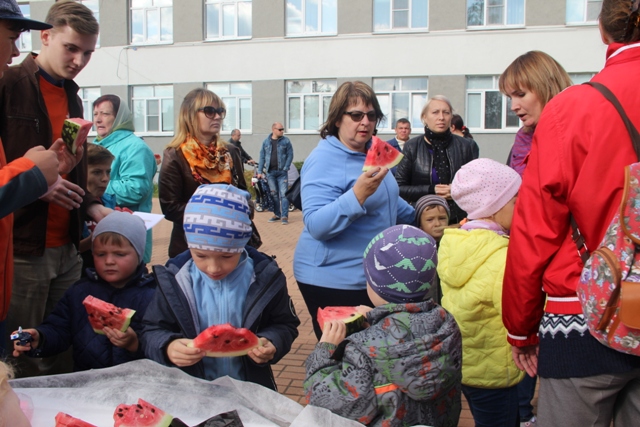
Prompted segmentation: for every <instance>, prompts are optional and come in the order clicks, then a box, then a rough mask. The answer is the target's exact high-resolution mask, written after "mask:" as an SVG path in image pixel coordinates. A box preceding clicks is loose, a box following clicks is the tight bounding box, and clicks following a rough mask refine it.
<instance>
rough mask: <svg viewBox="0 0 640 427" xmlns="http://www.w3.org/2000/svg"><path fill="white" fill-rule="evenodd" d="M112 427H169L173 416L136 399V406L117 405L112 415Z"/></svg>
mask: <svg viewBox="0 0 640 427" xmlns="http://www.w3.org/2000/svg"><path fill="white" fill-rule="evenodd" d="M113 420H114V423H113V427H169V426H170V425H171V421H172V420H173V416H171V415H169V414H167V413H165V412H164V411H163V410H162V409H160V408H156V407H155V406H153V405H152V404H151V403H149V402H145V401H144V400H142V399H138V403H137V404H136V405H125V404H124V403H122V404H120V405H118V407H117V408H116V411H115V412H114V413H113Z"/></svg>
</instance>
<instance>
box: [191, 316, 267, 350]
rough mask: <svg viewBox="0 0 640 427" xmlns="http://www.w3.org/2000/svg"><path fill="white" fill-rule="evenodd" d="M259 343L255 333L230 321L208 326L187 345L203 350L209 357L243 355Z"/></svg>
mask: <svg viewBox="0 0 640 427" xmlns="http://www.w3.org/2000/svg"><path fill="white" fill-rule="evenodd" d="M259 345H260V340H259V339H258V337H257V336H256V334H254V333H253V332H251V331H250V330H248V329H245V328H236V327H234V326H233V325H231V324H230V323H225V324H223V325H213V326H209V327H208V328H207V329H205V330H204V331H202V332H200V334H199V335H198V336H197V337H196V338H195V339H194V340H193V342H191V343H189V347H196V348H199V349H202V350H205V351H206V352H207V356H209V357H236V356H244V355H246V354H247V353H249V351H250V350H253V349H254V348H256V347H258V346H259Z"/></svg>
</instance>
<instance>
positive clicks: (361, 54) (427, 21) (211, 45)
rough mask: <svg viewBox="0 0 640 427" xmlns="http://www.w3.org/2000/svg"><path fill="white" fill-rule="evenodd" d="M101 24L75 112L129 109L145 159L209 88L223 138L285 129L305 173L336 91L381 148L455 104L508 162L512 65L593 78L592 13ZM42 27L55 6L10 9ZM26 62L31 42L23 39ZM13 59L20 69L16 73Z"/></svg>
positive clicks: (203, 9) (111, 1)
mask: <svg viewBox="0 0 640 427" xmlns="http://www.w3.org/2000/svg"><path fill="white" fill-rule="evenodd" d="M81 2H82V3H84V4H86V5H87V6H88V7H90V8H91V9H92V10H93V11H94V13H95V14H96V16H97V18H98V20H99V22H100V30H101V31H100V39H99V46H98V48H97V49H96V51H95V53H94V54H93V57H92V59H91V62H90V63H89V65H88V66H87V67H86V69H85V70H84V71H82V73H80V75H79V76H78V78H77V80H76V81H77V83H78V84H79V85H80V86H81V88H82V89H81V93H80V95H81V97H82V98H83V99H84V100H85V110H86V111H85V117H87V118H90V117H91V107H90V105H91V102H92V100H94V99H96V98H97V97H98V96H100V95H104V94H108V93H113V94H117V95H119V96H121V97H123V98H124V99H128V100H129V102H130V106H131V108H132V111H133V112H134V114H135V126H136V134H138V135H139V136H142V137H144V139H145V141H147V143H148V144H149V145H150V146H151V148H152V149H153V151H154V152H155V153H161V152H162V150H163V149H164V147H165V146H166V144H168V143H169V141H170V140H171V138H172V136H173V131H174V126H175V123H176V115H177V112H178V110H179V108H180V103H181V102H182V99H183V98H184V96H185V95H186V94H187V93H188V92H189V91H190V90H191V89H193V88H196V87H207V88H210V89H211V90H213V91H214V92H216V93H217V94H218V95H220V96H221V97H222V98H223V100H224V101H225V103H226V106H227V111H228V112H227V118H226V119H225V123H224V126H223V138H228V136H229V133H230V131H231V130H232V129H234V128H239V129H241V130H242V135H243V136H242V141H243V145H244V146H245V148H246V149H247V151H248V152H249V153H250V154H251V155H252V156H254V157H257V156H258V150H259V147H260V144H261V142H262V141H263V140H264V139H265V138H266V137H267V136H268V135H269V133H270V131H271V124H272V123H273V122H275V121H279V122H282V123H283V124H284V126H285V132H286V135H287V136H288V137H289V138H290V139H291V141H292V142H293V144H294V151H295V160H296V161H303V160H304V159H305V158H306V156H307V155H308V154H309V153H310V152H311V150H312V149H313V148H314V147H315V145H316V144H317V142H318V139H319V137H318V128H319V127H320V125H321V124H322V123H323V121H324V117H325V115H326V112H327V109H328V106H329V102H330V100H331V96H332V94H333V92H334V91H335V90H336V88H337V87H338V86H339V85H340V84H341V83H343V82H345V81H350V80H362V81H364V82H366V83H368V84H370V85H371V86H372V87H373V88H374V90H375V91H376V93H377V94H378V99H379V101H380V104H381V106H382V108H383V110H384V111H385V114H386V116H387V119H386V120H385V121H384V122H383V123H381V125H380V126H379V135H380V136H381V137H382V138H386V139H390V138H392V136H393V127H394V124H395V120H397V119H399V118H402V117H407V118H409V119H410V120H411V122H412V128H413V132H412V135H417V134H419V133H420V132H421V130H422V124H421V123H420V119H419V115H420V110H421V109H422V107H423V106H424V103H425V101H426V100H427V98H428V97H430V96H434V95H438V94H442V95H445V96H447V97H448V98H449V99H450V100H451V101H452V103H453V105H454V108H455V112H457V113H458V114H460V115H461V116H462V117H463V118H464V120H465V124H466V125H467V126H468V127H469V129H470V131H471V132H472V133H473V135H474V138H475V139H476V141H477V142H478V144H479V146H480V155H481V156H482V157H490V158H493V159H495V160H498V161H506V158H507V155H508V152H509V148H510V146H511V144H512V142H513V139H514V135H515V132H516V131H517V129H518V128H519V126H520V123H519V122H518V118H517V117H516V116H515V115H513V114H511V113H510V112H509V100H508V99H507V98H506V97H504V96H503V95H502V94H500V92H499V90H498V77H499V75H500V73H501V72H502V71H503V70H504V69H505V68H506V67H507V66H508V65H509V64H510V63H511V62H512V61H513V60H514V59H515V58H516V57H517V56H519V55H521V54H523V53H525V52H527V51H529V50H542V51H544V52H547V53H548V54H550V55H551V56H553V57H554V58H555V59H556V60H558V62H560V63H561V64H562V65H563V66H564V67H565V69H566V70H567V72H569V73H570V75H571V76H572V78H573V79H574V82H576V83H580V82H582V81H585V80H588V79H589V78H590V77H591V76H592V75H593V74H594V73H596V72H598V71H599V70H600V69H601V68H602V66H603V65H604V59H605V57H604V55H605V51H606V49H605V46H604V45H603V44H602V42H601V41H600V35H599V32H598V26H597V16H598V13H599V10H600V7H601V4H602V1H601V0H599V1H595V0H254V1H251V0H85V1H81ZM19 3H20V6H21V8H22V10H23V13H24V14H25V15H29V16H31V17H32V18H34V19H41V20H42V19H44V18H45V16H46V13H47V10H48V9H49V7H50V6H51V5H52V4H53V3H54V2H53V1H50V0H49V1H42V0H39V1H38V0H36V1H19ZM20 42H21V50H22V51H23V52H24V54H26V52H28V51H30V50H34V51H37V50H38V49H39V47H40V41H39V32H34V33H33V34H32V35H24V36H23V37H22V39H21V40H20ZM21 59H22V56H21V58H17V59H16V62H18V61H20V60H21Z"/></svg>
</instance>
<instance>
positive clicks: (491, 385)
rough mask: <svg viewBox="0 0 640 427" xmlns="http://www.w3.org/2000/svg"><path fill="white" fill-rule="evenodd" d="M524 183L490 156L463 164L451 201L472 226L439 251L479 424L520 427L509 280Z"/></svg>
mask: <svg viewBox="0 0 640 427" xmlns="http://www.w3.org/2000/svg"><path fill="white" fill-rule="evenodd" d="M521 182H522V180H521V178H520V175H518V173H517V172H515V171H514V170H513V169H511V168H510V167H508V166H505V165H502V164H500V163H498V162H496V161H493V160H490V159H477V160H473V161H471V162H469V163H467V164H465V165H464V166H462V168H460V170H459V171H458V172H457V173H456V176H455V177H454V179H453V182H452V183H451V197H452V198H453V200H454V201H455V202H456V203H457V204H458V206H460V207H461V208H462V209H464V210H465V211H466V212H467V217H468V219H469V221H468V222H467V223H466V224H464V225H463V226H462V227H461V228H459V229H455V228H449V229H446V230H445V232H444V236H443V238H442V240H441V242H440V249H439V251H438V258H439V259H440V262H439V264H438V274H439V276H440V280H441V284H442V294H443V298H442V306H443V307H444V308H445V309H447V310H448V311H449V312H450V313H451V314H453V316H454V317H455V319H456V321H457V322H458V325H459V326H460V331H461V332H462V392H463V393H464V395H465V398H466V399H467V401H468V402H469V408H470V409H471V413H472V415H473V418H474V420H475V423H476V427H484V426H487V427H502V426H504V427H515V426H517V425H518V391H517V387H516V386H517V384H518V383H519V382H520V381H521V380H522V378H523V375H524V374H523V373H522V372H521V371H520V370H518V368H517V367H516V365H515V363H514V362H513V359H512V357H511V346H510V345H509V343H508V342H507V331H506V329H505V327H504V325H503V324H502V277H503V275H504V268H505V262H506V257H507V245H508V244H509V235H508V233H509V228H510V227H511V219H512V217H513V207H514V205H515V201H516V195H517V193H518V189H519V188H520V183H521Z"/></svg>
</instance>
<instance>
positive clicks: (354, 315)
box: [318, 307, 365, 335]
mask: <svg viewBox="0 0 640 427" xmlns="http://www.w3.org/2000/svg"><path fill="white" fill-rule="evenodd" d="M330 320H342V321H343V322H344V323H345V324H346V325H347V335H351V334H353V333H356V332H358V331H361V330H363V329H364V322H365V318H364V316H363V315H362V314H360V313H358V312H357V311H356V308H355V307H325V308H318V324H319V325H320V327H321V328H322V329H324V324H325V322H328V321H330Z"/></svg>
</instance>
